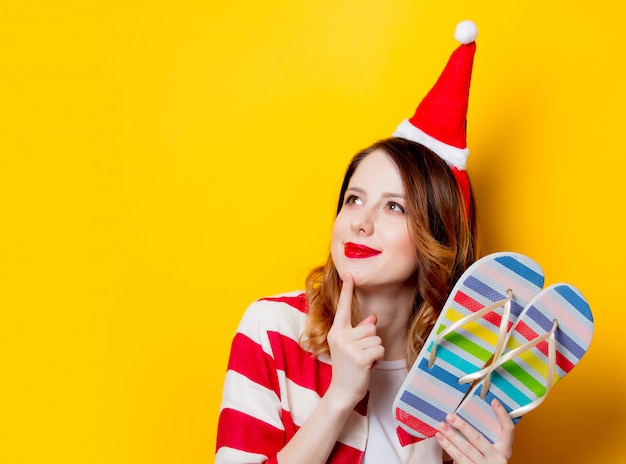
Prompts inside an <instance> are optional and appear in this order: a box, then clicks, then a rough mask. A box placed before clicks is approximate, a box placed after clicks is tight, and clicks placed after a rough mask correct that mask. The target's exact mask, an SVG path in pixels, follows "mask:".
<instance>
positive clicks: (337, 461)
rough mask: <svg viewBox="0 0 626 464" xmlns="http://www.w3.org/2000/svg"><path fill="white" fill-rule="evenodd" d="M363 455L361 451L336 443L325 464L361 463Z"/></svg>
mask: <svg viewBox="0 0 626 464" xmlns="http://www.w3.org/2000/svg"><path fill="white" fill-rule="evenodd" d="M363 454H364V453H363V451H361V450H358V449H356V448H353V447H352V446H348V445H346V444H344V443H341V442H337V443H335V447H334V448H333V450H332V452H331V453H330V456H329V457H328V461H326V462H327V464H354V463H355V462H361V458H362V457H363Z"/></svg>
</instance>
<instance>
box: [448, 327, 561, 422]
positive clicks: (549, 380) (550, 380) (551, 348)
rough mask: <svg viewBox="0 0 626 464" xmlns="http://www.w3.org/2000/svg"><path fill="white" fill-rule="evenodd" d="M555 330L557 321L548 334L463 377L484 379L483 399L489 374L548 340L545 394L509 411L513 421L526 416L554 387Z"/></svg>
mask: <svg viewBox="0 0 626 464" xmlns="http://www.w3.org/2000/svg"><path fill="white" fill-rule="evenodd" d="M557 328H558V321H557V320H556V319H555V320H554V321H553V322H552V329H551V330H550V331H549V332H546V333H544V334H543V335H540V336H538V337H536V338H533V339H532V340H530V341H529V342H527V343H525V344H523V345H521V346H518V347H517V348H515V349H514V350H511V351H509V352H507V353H506V354H504V355H502V356H501V357H500V358H498V359H497V360H496V359H495V358H494V362H493V363H492V364H491V365H489V366H487V367H485V368H484V369H481V370H480V371H477V372H475V373H474V374H470V375H467V376H465V377H470V376H471V377H472V378H473V380H476V379H478V378H481V377H484V378H485V382H483V384H482V386H481V391H480V396H481V398H485V396H486V395H487V391H488V390H489V386H490V382H489V380H490V379H491V374H493V372H494V371H495V370H496V369H497V368H498V367H500V366H502V365H503V364H504V363H506V362H508V361H510V360H512V359H513V358H515V357H517V356H520V355H522V354H524V353H525V352H527V351H529V350H530V349H531V348H534V347H535V346H537V345H538V344H539V343H541V342H542V341H544V340H548V375H547V377H546V391H545V393H544V394H543V396H541V397H540V398H537V399H536V400H535V401H532V402H531V403H528V404H527V405H525V406H522V407H521V408H518V409H515V410H514V411H511V412H510V413H509V417H511V418H512V419H515V418H516V417H520V416H522V415H524V414H526V413H527V412H529V411H532V410H533V409H535V408H536V407H537V406H539V405H540V404H541V403H542V402H543V400H544V399H545V398H546V396H548V393H549V392H550V390H551V389H552V386H553V385H554V377H555V372H556V337H555V332H556V329H557ZM462 380H464V379H460V380H459V382H461V381H462ZM470 381H471V380H464V382H463V383H467V382H470Z"/></svg>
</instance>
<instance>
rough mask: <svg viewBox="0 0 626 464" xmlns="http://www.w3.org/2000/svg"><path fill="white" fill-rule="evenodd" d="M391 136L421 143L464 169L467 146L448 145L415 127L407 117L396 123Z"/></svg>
mask: <svg viewBox="0 0 626 464" xmlns="http://www.w3.org/2000/svg"><path fill="white" fill-rule="evenodd" d="M393 136H394V137H400V138H403V139H407V140H412V141H413V142H417V143H421V144H422V145H424V146H425V147H427V148H429V149H431V150H432V151H434V152H435V153H436V154H437V155H439V157H440V158H442V159H443V160H444V161H445V162H446V163H448V164H449V165H450V166H454V167H455V168H457V169H460V170H465V166H466V165H467V157H468V156H469V148H457V147H453V146H452V145H448V144H447V143H443V142H441V141H439V140H437V139H435V138H433V137H431V136H430V135H428V134H427V133H426V132H424V131H422V130H420V129H418V128H417V127H415V126H414V125H413V124H411V123H410V122H409V120H408V119H405V120H404V121H402V122H401V123H400V125H398V127H397V128H396V130H395V131H394V133H393Z"/></svg>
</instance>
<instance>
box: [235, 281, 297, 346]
mask: <svg viewBox="0 0 626 464" xmlns="http://www.w3.org/2000/svg"><path fill="white" fill-rule="evenodd" d="M306 317H307V303H306V294H305V292H304V291H302V290H298V291H294V292H288V293H281V294H278V295H273V296H269V297H264V298H259V299H258V300H256V301H255V302H253V303H252V304H251V305H250V306H248V308H247V309H246V312H245V313H244V315H243V318H242V319H241V322H240V324H239V328H238V332H242V333H245V334H247V335H252V334H254V333H256V334H258V333H259V332H267V331H272V332H280V333H284V334H290V335H292V336H294V337H299V335H300V334H301V332H302V330H303V329H304V324H305V323H306ZM250 332H252V333H250ZM252 338H256V337H252Z"/></svg>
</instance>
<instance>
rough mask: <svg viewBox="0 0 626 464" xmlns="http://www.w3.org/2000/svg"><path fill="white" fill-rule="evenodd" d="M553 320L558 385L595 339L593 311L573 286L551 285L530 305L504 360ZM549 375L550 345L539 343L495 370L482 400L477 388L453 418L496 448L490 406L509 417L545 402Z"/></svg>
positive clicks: (495, 423) (494, 420) (496, 424)
mask: <svg viewBox="0 0 626 464" xmlns="http://www.w3.org/2000/svg"><path fill="white" fill-rule="evenodd" d="M554 320H556V321H557V324H558V325H557V329H556V332H555V341H556V345H555V346H556V358H555V359H556V363H555V368H556V369H555V373H554V379H553V384H556V383H557V382H558V381H559V380H560V379H562V378H563V377H565V375H567V374H568V373H569V372H570V371H571V370H572V369H573V368H574V367H575V366H576V365H577V364H578V362H579V361H580V359H581V358H582V357H583V355H584V354H585V353H586V352H587V349H588V348H589V345H590V343H591V338H592V335H593V315H592V314H591V309H590V308H589V305H588V303H587V301H586V300H585V298H584V296H583V295H582V293H580V291H579V290H578V289H576V288H575V287H573V286H572V285H569V284H564V283H560V284H555V285H551V286H550V287H547V288H546V289H544V290H543V291H542V292H541V293H539V294H538V295H537V296H536V298H534V299H533V301H531V302H530V303H529V305H528V306H527V307H526V308H525V309H524V311H523V312H522V313H521V314H520V316H519V317H518V319H517V321H516V323H515V324H514V325H513V327H512V328H511V330H510V332H509V336H508V337H509V338H508V340H507V343H506V346H505V348H504V351H503V353H502V356H505V355H506V354H507V353H508V352H511V351H512V350H514V349H516V348H518V347H520V346H523V345H524V344H526V343H528V342H529V341H531V340H533V339H536V338H537V337H538V336H541V335H542V334H546V333H548V332H549V331H550V330H551V329H552V326H553V321H554ZM547 375H548V342H547V341H542V342H540V343H539V344H537V345H536V346H535V347H533V348H530V349H529V350H527V351H524V352H523V353H522V354H520V355H519V356H518V357H514V358H513V359H511V360H509V361H506V362H504V363H503V364H502V365H501V366H499V367H498V368H496V369H495V371H494V372H493V374H492V377H491V386H490V387H489V391H488V392H487V394H486V396H485V398H484V399H481V395H480V393H481V390H480V386H476V388H475V390H474V391H473V392H472V394H471V395H469V396H468V397H467V399H466V400H465V401H464V402H463V403H462V404H461V405H460V406H459V408H458V410H457V411H456V414H457V415H459V416H460V417H462V418H463V419H465V420H466V421H467V422H468V423H470V424H471V425H472V426H474V427H475V428H476V429H477V430H479V431H480V432H481V433H482V434H483V435H484V436H485V437H486V438H487V439H488V440H489V441H490V442H492V443H495V442H496V441H497V440H498V437H499V436H500V425H499V422H498V419H497V417H496V415H495V413H494V411H493V409H492V408H491V402H492V400H493V399H494V398H497V399H498V400H499V401H500V403H502V405H503V406H504V408H505V409H506V410H507V411H508V412H511V411H515V410H517V409H519V408H522V407H524V406H527V405H529V404H530V403H532V402H533V401H536V400H538V399H539V398H542V397H543V396H545V394H546V385H547ZM518 420H519V418H516V419H514V422H516V423H517V421H518Z"/></svg>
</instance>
